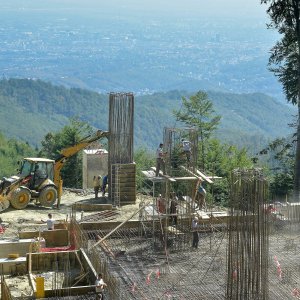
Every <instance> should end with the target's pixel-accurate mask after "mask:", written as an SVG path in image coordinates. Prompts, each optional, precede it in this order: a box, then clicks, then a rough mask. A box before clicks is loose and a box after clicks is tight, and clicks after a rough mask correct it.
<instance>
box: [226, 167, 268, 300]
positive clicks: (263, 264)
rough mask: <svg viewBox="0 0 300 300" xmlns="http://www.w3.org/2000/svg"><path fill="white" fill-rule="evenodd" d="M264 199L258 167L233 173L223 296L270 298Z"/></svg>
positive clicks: (241, 299) (251, 299) (244, 299)
mask: <svg viewBox="0 0 300 300" xmlns="http://www.w3.org/2000/svg"><path fill="white" fill-rule="evenodd" d="M266 199H267V183H266V180H265V178H264V177H263V174H262V171H261V169H251V170H240V169H238V170H234V171H233V172H232V176H231V199H230V218H229V222H228V254H227V290H226V299H236V300H254V299H269V285H268V253H269V249H268V238H269V234H268V211H267V205H266Z"/></svg>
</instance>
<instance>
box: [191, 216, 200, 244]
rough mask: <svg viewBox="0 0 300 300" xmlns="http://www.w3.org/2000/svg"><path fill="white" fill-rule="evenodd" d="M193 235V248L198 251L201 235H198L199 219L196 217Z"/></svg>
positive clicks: (193, 223)
mask: <svg viewBox="0 0 300 300" xmlns="http://www.w3.org/2000/svg"><path fill="white" fill-rule="evenodd" d="M192 233H193V243H192V247H193V248H195V249H197V248H198V243H199V233H198V217H197V216H194V218H193V220H192Z"/></svg>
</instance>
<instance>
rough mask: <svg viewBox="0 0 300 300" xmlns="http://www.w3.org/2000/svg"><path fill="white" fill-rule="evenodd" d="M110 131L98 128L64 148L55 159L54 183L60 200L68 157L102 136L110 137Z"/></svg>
mask: <svg viewBox="0 0 300 300" xmlns="http://www.w3.org/2000/svg"><path fill="white" fill-rule="evenodd" d="M108 136H109V132H108V131H102V130H98V131H97V132H96V133H95V134H93V135H89V136H87V137H85V138H83V139H82V140H81V141H79V142H78V143H77V144H75V145H73V146H70V147H67V148H64V149H62V150H61V151H60V156H59V157H58V158H57V159H56V160H55V164H54V184H55V185H56V186H57V187H58V199H59V201H60V197H61V193H62V180H61V177H60V171H61V169H62V167H63V166H64V164H65V163H66V161H67V159H68V158H69V157H71V156H73V155H75V154H76V153H77V152H78V151H80V150H82V149H84V148H85V147H87V146H88V145H90V144H91V143H92V142H94V141H96V140H99V139H101V138H105V137H106V138H108Z"/></svg>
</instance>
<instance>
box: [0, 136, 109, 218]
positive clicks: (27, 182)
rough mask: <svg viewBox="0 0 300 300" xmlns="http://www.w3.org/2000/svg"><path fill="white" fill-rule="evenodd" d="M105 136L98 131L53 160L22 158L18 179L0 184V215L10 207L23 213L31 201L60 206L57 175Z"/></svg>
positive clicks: (0, 181)
mask: <svg viewBox="0 0 300 300" xmlns="http://www.w3.org/2000/svg"><path fill="white" fill-rule="evenodd" d="M108 135H109V134H108V132H107V131H101V130H98V131H97V132H96V133H95V134H94V135H90V136H87V137H85V138H84V139H83V140H81V141H80V142H78V143H77V144H75V145H73V146H70V147H67V148H65V149H62V150H61V152H60V156H59V157H58V158H57V159H56V160H52V159H47V158H37V157H27V158H24V159H23V161H22V162H21V163H20V167H19V173H18V174H17V175H15V176H11V177H9V178H6V177H4V178H3V179H2V180H0V212H1V211H3V210H5V209H7V208H8V207H9V206H10V205H11V206H12V207H14V208H16V209H24V208H25V207H26V206H27V205H28V203H29V202H30V201H33V200H35V201H36V203H40V204H41V205H42V206H46V207H51V206H53V205H54V204H55V202H56V200H58V205H59V204H60V198H61V195H62V179H61V176H60V171H61V169H62V167H63V166H64V164H65V162H66V161H67V159H68V158H69V157H71V156H73V155H74V154H76V153H77V152H78V151H80V150H81V149H84V148H85V147H87V146H88V145H90V144H91V143H92V142H94V141H96V140H99V139H101V138H104V137H106V138H108Z"/></svg>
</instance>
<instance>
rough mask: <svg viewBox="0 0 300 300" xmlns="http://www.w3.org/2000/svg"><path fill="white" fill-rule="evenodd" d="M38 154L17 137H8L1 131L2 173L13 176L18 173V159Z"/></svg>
mask: <svg viewBox="0 0 300 300" xmlns="http://www.w3.org/2000/svg"><path fill="white" fill-rule="evenodd" d="M32 156H36V150H35V149H33V148H32V147H30V146H29V144H28V143H23V142H20V141H17V140H15V139H7V138H6V137H4V135H3V134H2V133H0V175H1V177H3V176H6V177H8V176H12V175H16V174H17V161H18V160H22V159H23V158H24V157H32Z"/></svg>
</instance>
